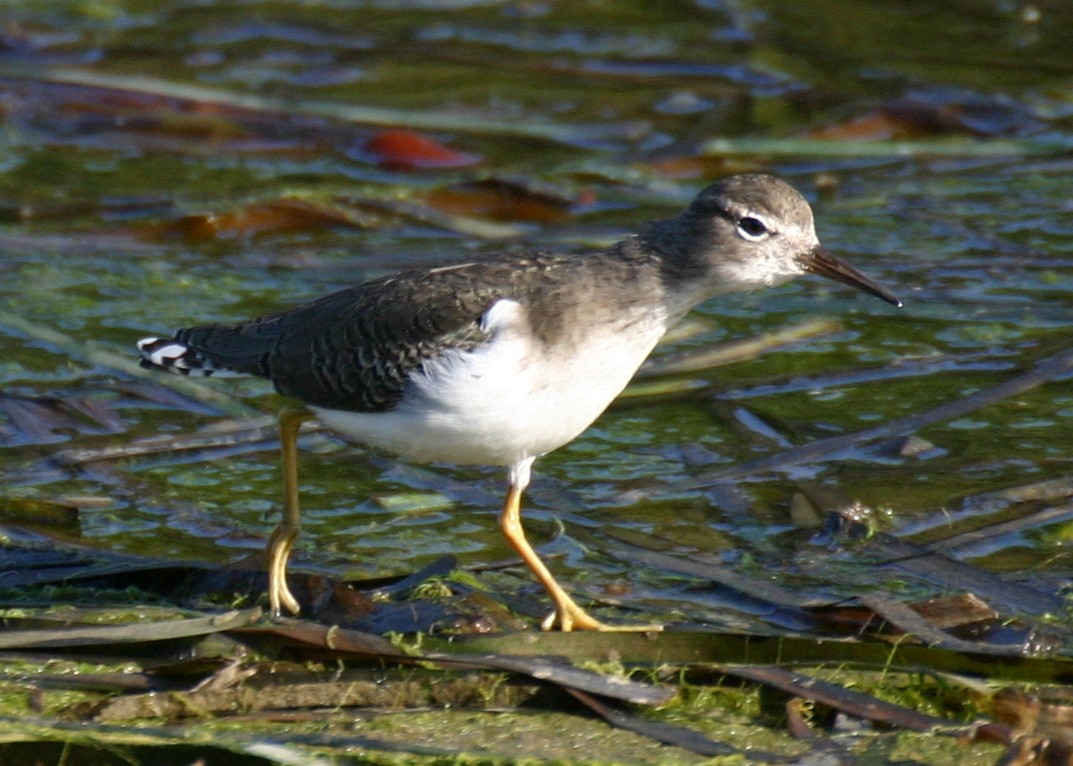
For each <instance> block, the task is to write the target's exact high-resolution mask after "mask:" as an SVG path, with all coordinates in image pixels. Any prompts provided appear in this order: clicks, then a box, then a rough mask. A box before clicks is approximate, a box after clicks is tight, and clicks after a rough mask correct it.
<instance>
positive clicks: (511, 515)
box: [499, 485, 663, 632]
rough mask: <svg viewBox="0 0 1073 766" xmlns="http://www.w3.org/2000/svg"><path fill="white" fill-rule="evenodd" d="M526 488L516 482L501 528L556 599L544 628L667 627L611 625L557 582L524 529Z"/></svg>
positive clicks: (608, 628) (655, 628)
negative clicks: (594, 615)
mask: <svg viewBox="0 0 1073 766" xmlns="http://www.w3.org/2000/svg"><path fill="white" fill-rule="evenodd" d="M521 500H522V491H521V489H519V488H518V487H517V486H515V485H511V488H510V491H509V492H507V500H506V502H505V503H504V504H503V512H502V513H501V514H500V515H499V528H500V529H502V530H503V535H504V536H505V537H506V538H507V542H508V543H510V545H511V547H512V548H514V550H515V551H516V552H517V553H518V555H519V556H521V557H522V560H523V561H525V563H526V565H527V566H528V567H529V568H530V569H532V570H533V574H535V575H536V577H537V579H538V580H540V584H541V585H543V586H544V588H545V589H546V590H547V591H548V595H549V596H551V600H552V601H554V602H555V611H554V612H552V613H551V614H550V615H548V617H547V619H545V620H544V622H543V623H541V627H542V628H543V629H544V630H551V629H552V628H553V627H554V626H555V624H556V623H558V624H559V627H560V628H561V629H562V630H563V631H564V632H569V631H571V630H608V631H610V630H615V631H651V630H663V626H662V625H607V624H605V623H602V622H600V621H599V620H597V619H596V618H595V617H592V616H591V615H590V614H589V613H588V612H586V611H585V610H584V609H582V608H581V607H580V606H578V605H577V604H576V603H575V602H574V599H572V598H570V596H569V594H567V592H566V591H565V590H563V588H562V586H561V585H559V583H558V582H556V581H555V578H554V577H553V576H552V574H551V572H550V571H548V568H547V567H546V566H545V565H544V562H543V561H541V560H540V557H539V556H538V555H537V553H536V551H534V550H533V548H532V546H530V545H529V541H528V540H526V539H525V530H523V529H522V514H521Z"/></svg>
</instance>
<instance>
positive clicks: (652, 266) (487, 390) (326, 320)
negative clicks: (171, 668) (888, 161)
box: [137, 173, 901, 631]
mask: <svg viewBox="0 0 1073 766" xmlns="http://www.w3.org/2000/svg"><path fill="white" fill-rule="evenodd" d="M805 274H814V275H819V276H823V277H827V278H829V279H833V280H835V281H838V282H842V283H844V284H846V285H850V286H852V287H854V288H857V289H859V290H862V291H864V292H865V293H869V294H871V295H873V296H876V297H878V298H881V299H882V300H884V301H886V302H887V303H890V304H892V305H894V306H901V302H900V301H899V300H898V298H896V297H895V296H894V295H893V294H892V293H891V292H890V291H889V290H887V289H886V288H885V287H882V286H881V285H879V284H878V283H877V282H876V281H874V280H873V279H872V278H870V277H868V276H866V275H864V274H863V273H862V272H860V271H858V270H857V269H855V268H854V267H853V266H851V265H849V264H848V263H847V262H846V261H845V260H843V259H842V258H840V257H838V256H836V255H834V254H832V253H831V252H829V251H828V250H827V249H825V248H824V247H823V246H822V245H821V244H820V241H819V239H818V238H817V235H816V229H815V224H814V219H813V212H812V208H811V207H810V206H809V203H808V201H807V200H806V199H805V197H804V196H803V195H802V194H801V193H800V192H798V191H797V190H796V189H794V188H793V187H792V186H791V185H790V184H788V183H787V182H785V181H783V180H781V179H779V178H777V177H776V176H773V175H769V174H766V173H744V174H738V175H733V176H730V177H727V178H724V179H722V180H719V181H717V182H715V183H713V184H711V185H710V186H708V187H707V188H705V189H704V190H703V191H701V192H700V193H699V194H698V195H697V196H696V197H695V198H694V199H693V200H692V202H691V203H690V204H689V205H688V206H687V207H686V208H685V210H684V211H683V212H681V213H680V214H679V215H677V216H675V217H673V218H668V219H664V220H658V221H653V222H650V223H649V224H647V225H646V226H644V227H641V228H640V229H639V231H638V232H637V233H633V234H629V235H627V236H625V237H623V238H622V239H621V240H620V241H618V242H617V243H616V244H614V245H612V246H610V247H608V248H606V249H602V250H593V251H588V252H557V251H554V250H550V249H543V250H534V251H525V252H521V251H519V252H500V253H496V254H492V255H489V256H486V257H481V258H478V259H473V260H467V261H465V262H458V263H449V264H447V265H443V266H437V267H434V268H429V267H424V268H413V269H410V270H406V271H402V272H399V273H395V274H390V275H387V276H383V277H380V278H377V279H373V280H371V281H367V282H364V283H362V284H359V285H357V286H354V287H350V288H348V289H343V290H341V291H338V292H335V293H332V294H329V295H326V296H324V297H321V298H319V299H317V300H313V301H312V302H309V303H306V304H304V305H300V306H298V307H297V308H291V309H288V310H284V311H281V312H279V313H274V314H271V315H268V316H264V317H260V318H257V319H252V320H248V321H241V322H237V323H220V324H203V325H199V326H194V327H189V328H186V329H182V330H179V331H177V332H175V333H174V334H173V335H172V336H170V337H149V338H144V339H142V340H141V341H139V342H138V344H137V345H138V349H139V350H140V354H141V363H142V365H143V366H145V367H148V368H155V369H162V370H167V371H170V372H174V373H179V374H184V375H202V376H209V375H213V374H214V373H217V372H219V373H238V374H246V375H254V376H257V377H260V378H266V379H268V380H270V381H271V382H272V383H273V385H274V386H275V389H276V390H277V391H278V392H279V393H280V394H281V395H282V396H283V397H285V398H286V400H287V401H288V402H291V404H288V405H287V406H285V407H284V408H283V409H282V410H281V412H280V416H279V433H280V441H281V448H282V449H281V453H282V464H283V485H284V503H283V511H282V518H281V520H280V522H279V524H278V525H277V526H276V528H275V530H274V531H273V533H272V535H271V537H270V538H269V541H268V544H267V559H268V565H267V566H268V601H269V606H270V609H271V612H272V614H273V615H276V616H280V615H281V612H282V609H286V610H288V611H289V612H291V613H294V614H298V613H299V611H300V606H299V604H298V601H297V600H296V599H295V597H294V595H293V594H292V593H291V591H290V589H289V588H288V586H287V581H286V573H287V563H288V560H289V558H290V555H291V550H292V548H293V546H294V542H295V539H296V537H297V535H298V532H299V526H300V514H299V502H298V468H297V460H298V457H297V435H298V431H299V428H300V427H301V424H302V423H303V422H305V421H306V420H309V419H310V418H314V417H315V418H316V419H317V420H319V421H320V422H321V423H322V424H323V425H324V426H326V427H328V428H329V429H330V430H332V431H335V432H337V433H339V434H341V435H342V436H344V437H347V438H348V439H351V440H354V441H356V442H358V443H360V444H363V445H365V446H367V447H372V448H374V449H378V450H382V451H386V452H388V453H392V454H394V455H396V456H398V457H400V458H401V459H403V460H405V461H415V462H444V463H451V464H458V465H488V466H499V467H502V468H505V469H506V472H507V493H506V498H505V500H504V503H503V507H502V510H501V512H500V514H499V526H500V528H501V530H502V532H503V534H504V536H505V537H506V540H507V542H508V543H509V544H510V545H511V547H512V548H513V549H514V550H515V551H516V553H517V554H518V555H519V556H520V557H521V559H522V560H523V561H524V562H525V564H526V565H527V566H528V567H529V568H530V569H531V570H532V572H533V574H534V575H535V577H536V579H537V580H539V581H540V583H541V584H542V585H543V586H544V588H545V590H546V591H547V593H548V595H549V596H550V598H551V601H552V603H553V605H554V610H553V611H552V612H551V613H550V614H549V615H548V617H547V618H546V619H545V620H544V621H543V622H542V623H541V627H543V628H544V629H545V630H548V629H552V628H554V627H555V626H558V627H559V629H560V630H562V631H571V630H601V631H607V630H634V629H643V630H652V629H659V628H660V626H658V625H657V626H633V625H621V624H609V623H605V622H602V621H600V620H598V619H596V618H595V617H593V616H592V615H590V614H589V613H588V612H587V611H586V610H585V609H584V608H582V606H581V605H579V604H578V603H577V602H576V601H575V600H574V599H573V598H572V597H571V596H570V595H569V594H568V593H567V591H566V590H565V589H564V588H563V587H562V586H561V585H560V584H559V582H558V581H557V580H556V579H555V577H554V576H553V575H552V573H551V571H550V570H549V569H548V567H547V566H546V565H545V563H544V562H543V560H542V559H541V558H540V556H539V555H538V554H537V553H536V551H534V550H533V548H532V546H531V545H530V543H529V542H528V540H527V538H526V535H525V531H524V529H523V527H522V523H521V498H522V493H523V492H524V491H525V489H526V487H527V486H528V485H529V483H530V478H531V474H532V467H533V463H534V461H535V460H536V459H537V458H539V457H541V456H542V455H545V454H547V453H549V452H551V451H553V450H555V449H558V448H559V447H562V446H563V445H565V444H567V443H569V442H570V441H572V440H573V439H575V438H576V437H577V436H578V435H580V434H581V433H582V432H583V431H585V429H586V428H588V427H589V426H590V425H591V424H592V423H593V422H594V421H595V420H596V419H597V418H598V417H599V416H600V414H601V413H603V411H604V410H605V409H606V408H607V407H608V405H609V404H610V403H611V402H612V401H613V400H614V399H615V397H616V396H618V394H619V393H620V392H621V391H622V390H623V389H624V388H625V387H626V385H627V383H629V381H630V379H631V378H632V377H633V375H634V373H635V372H636V371H637V369H638V368H639V367H640V365H641V364H642V362H644V360H645V359H646V358H647V357H648V356H649V354H650V353H651V351H652V350H653V348H654V347H655V346H656V344H657V342H659V340H660V338H661V337H662V336H663V335H664V334H665V333H666V332H667V330H668V329H669V328H670V327H672V326H673V325H674V324H675V323H676V322H677V321H678V320H680V319H681V318H682V317H683V316H684V315H685V314H686V313H687V312H688V311H690V310H691V309H692V308H693V307H695V306H696V305H698V304H699V303H701V302H703V301H706V300H709V299H712V298H715V297H717V296H720V295H724V294H727V293H733V292H739V291H747V290H754V289H760V288H766V287H772V286H776V285H779V284H781V283H783V282H786V281H787V280H789V279H792V278H793V277H797V276H800V275H805Z"/></svg>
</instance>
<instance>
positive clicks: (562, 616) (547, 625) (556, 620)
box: [540, 597, 663, 633]
mask: <svg viewBox="0 0 1073 766" xmlns="http://www.w3.org/2000/svg"><path fill="white" fill-rule="evenodd" d="M556 625H558V626H559V629H560V630H562V631H563V632H564V633H569V632H570V631H573V630H598V631H601V632H607V633H610V632H618V633H650V632H659V631H661V630H663V626H662V625H608V624H607V623H606V622H600V621H599V620H597V619H596V618H595V617H593V616H592V615H591V614H589V613H588V612H586V611H585V610H584V609H582V608H581V607H580V606H578V605H577V604H576V603H574V601H573V599H571V598H569V597H566V599H565V600H564V601H562V602H560V603H558V604H556V606H555V611H554V612H552V613H551V614H549V615H548V616H547V617H545V618H544V621H543V622H541V623H540V628H541V630H552V629H553V628H554V627H555V626H556Z"/></svg>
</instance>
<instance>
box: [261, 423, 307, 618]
mask: <svg viewBox="0 0 1073 766" xmlns="http://www.w3.org/2000/svg"><path fill="white" fill-rule="evenodd" d="M312 418H313V414H312V413H310V412H307V411H306V410H300V409H294V408H290V407H285V408H284V409H283V410H282V411H281V412H280V413H279V441H280V448H281V456H282V458H283V518H282V519H280V522H279V525H277V526H276V528H275V529H274V530H273V531H272V536H271V537H270V538H269V539H268V548H267V550H266V553H267V556H268V606H269V608H270V609H271V611H272V615H273V616H274V617H278V616H279V615H280V613H281V611H282V608H283V607H286V609H287V611H288V612H290V613H292V614H298V612H299V606H298V599H296V598H295V597H294V594H292V593H291V591H290V588H288V587H287V560H288V559H289V558H290V557H291V549H292V548H293V547H294V541H295V538H297V537H298V530H299V529H300V527H301V521H302V520H301V514H300V512H299V509H298V430H299V429H300V428H301V427H302V423H304V422H306V421H307V420H311V419H312Z"/></svg>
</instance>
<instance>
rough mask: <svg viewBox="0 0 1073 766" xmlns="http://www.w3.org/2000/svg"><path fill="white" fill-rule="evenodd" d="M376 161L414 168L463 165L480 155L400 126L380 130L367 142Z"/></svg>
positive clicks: (397, 166)
mask: <svg viewBox="0 0 1073 766" xmlns="http://www.w3.org/2000/svg"><path fill="white" fill-rule="evenodd" d="M365 151H367V152H369V153H370V154H372V155H373V157H374V158H375V159H376V161H377V162H378V163H379V164H381V165H383V166H384V167H387V168H392V169H394V170H413V169H415V168H461V167H466V166H468V165H475V164H477V163H478V162H480V157H478V156H477V155H475V154H467V153H466V152H460V151H458V150H457V149H452V148H451V147H449V146H447V145H445V144H442V143H440V142H439V141H437V140H436V139H434V138H431V137H429V136H426V135H424V134H422V133H417V132H416V131H413V130H406V129H403V128H397V129H394V130H385V131H382V132H380V133H377V134H376V135H375V136H373V137H372V138H370V139H369V140H368V142H366V144H365Z"/></svg>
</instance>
